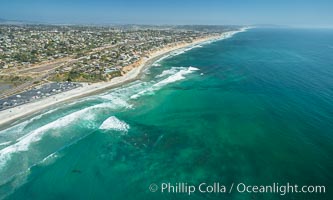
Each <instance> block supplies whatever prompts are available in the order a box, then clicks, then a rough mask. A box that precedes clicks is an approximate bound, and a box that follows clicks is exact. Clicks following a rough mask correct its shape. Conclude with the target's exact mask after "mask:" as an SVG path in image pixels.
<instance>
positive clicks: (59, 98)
mask: <svg viewBox="0 0 333 200" xmlns="http://www.w3.org/2000/svg"><path fill="white" fill-rule="evenodd" d="M245 30H246V28H242V29H240V30H238V31H229V32H224V33H222V34H220V35H218V36H210V37H205V38H199V39H197V40H194V41H192V42H191V43H180V44H173V45H170V46H166V47H164V48H162V49H159V50H156V51H154V52H152V53H149V55H147V56H148V57H144V58H142V59H140V60H139V61H138V62H137V63H133V64H131V65H129V66H126V67H124V70H125V71H127V73H125V74H124V75H122V76H120V77H115V78H113V79H111V80H110V81H108V82H99V83H92V84H88V83H81V84H83V86H82V87H79V88H75V89H73V90H69V91H66V92H63V93H59V94H55V95H52V96H50V97H46V98H44V99H40V100H38V101H35V102H31V103H27V104H23V105H20V106H17V107H13V108H9V109H6V110H3V111H0V126H6V125H10V124H12V123H13V122H15V121H16V120H17V119H19V118H24V117H26V116H29V115H32V114H35V113H37V112H40V111H42V110H44V109H46V108H49V107H51V106H54V105H58V104H60V103H65V102H68V101H73V100H75V99H78V98H82V97H86V96H90V95H93V94H98V93H100V92H103V91H105V90H107V89H112V88H116V87H120V86H122V85H124V84H127V83H130V82H133V81H135V80H137V79H138V78H139V77H141V75H142V72H143V71H144V70H145V69H146V68H148V67H149V66H150V65H152V64H153V63H154V62H155V61H156V60H158V59H159V58H161V57H162V56H164V55H166V54H169V53H171V52H173V51H176V50H178V49H183V48H188V47H191V46H195V45H198V44H201V43H205V42H210V41H217V40H222V39H226V38H229V37H231V36H233V35H234V34H236V33H239V32H243V31H245ZM2 128H3V127H2ZM2 128H0V130H1V129H2Z"/></svg>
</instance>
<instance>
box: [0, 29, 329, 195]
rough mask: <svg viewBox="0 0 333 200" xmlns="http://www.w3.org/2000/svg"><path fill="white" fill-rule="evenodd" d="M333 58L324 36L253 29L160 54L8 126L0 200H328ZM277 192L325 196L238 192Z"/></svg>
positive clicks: (2, 134)
mask: <svg viewBox="0 0 333 200" xmlns="http://www.w3.org/2000/svg"><path fill="white" fill-rule="evenodd" d="M332 55H333V30H331V29H284V28H280V29H273V28H271V29H270V28H266V29H264V28H254V29H250V30H248V31H246V32H242V33H238V34H235V35H234V36H233V37H230V38H227V39H225V40H219V41H214V42H206V43H204V44H200V45H196V46H194V47H192V48H190V49H182V50H178V51H175V52H173V53H171V54H168V55H167V56H163V57H162V58H161V59H159V60H157V61H156V62H155V63H153V64H152V65H153V66H152V67H150V68H147V69H146V70H145V71H144V72H143V76H142V77H141V78H140V79H139V80H137V81H135V82H132V83H129V84H126V85H124V86H122V87H119V88H115V89H110V90H109V91H105V92H104V93H102V94H97V95H93V96H89V97H85V98H82V99H79V100H75V101H72V102H68V103H66V104H63V105H57V106H53V107H51V108H50V109H48V110H44V111H42V112H40V113H37V114H35V115H34V116H30V117H26V118H24V119H21V120H20V121H18V122H16V123H15V124H13V125H12V126H11V127H7V128H5V127H3V128H2V130H0V199H17V200H21V199H22V200H23V199H24V200H28V199H32V200H41V199H54V200H56V199H57V200H58V199H71V200H72V199H145V200H150V199H151V200H153V199H235V200H241V199H263V200H267V199H268V200H269V199H272V200H275V199H300V200H305V199H309V200H310V199H311V200H313V199H333V194H332V186H333V181H332V180H333V174H332V171H333V157H332V155H333V135H332V133H333V131H332V130H333V56H332ZM202 183H205V184H206V185H204V186H207V185H214V184H215V185H217V183H218V184H219V186H216V187H218V188H217V190H218V192H217V191H216V188H215V189H214V191H213V190H212V192H209V191H206V190H204V191H199V188H198V187H199V185H200V184H202ZM168 184H169V185H168ZM273 184H275V185H280V186H283V185H287V184H290V185H295V184H297V185H298V186H299V187H301V186H325V189H326V190H325V193H324V192H322V193H315V192H311V191H310V192H307V193H304V192H299V193H296V192H290V191H288V192H283V187H281V188H282V189H281V188H280V190H279V191H275V192H273V191H271V192H267V191H266V192H258V191H257V192H253V191H252V192H246V191H242V187H243V186H244V185H246V186H252V188H253V186H271V185H273ZM165 185H168V188H167V189H163V190H162V187H164V186H165ZM170 185H171V186H173V187H170ZM181 185H182V186H184V187H183V189H179V187H178V188H177V186H181ZM192 185H193V186H195V188H196V191H195V192H193V193H191V194H189V193H188V190H187V192H185V190H184V188H185V189H186V188H189V187H187V186H192ZM221 185H224V186H225V187H226V191H223V190H222V189H223V187H221ZM232 185H234V186H233V190H232V191H231V192H229V190H230V187H231V186H232ZM236 186H239V188H238V187H236ZM212 187H213V186H212ZM214 187H215V186H214ZM221 188H222V189H221ZM248 188H250V187H248ZM177 189H178V190H177ZM220 189H221V191H220ZM250 189H251V188H250ZM308 191H309V190H308Z"/></svg>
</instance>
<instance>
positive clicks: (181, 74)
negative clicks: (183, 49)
mask: <svg viewBox="0 0 333 200" xmlns="http://www.w3.org/2000/svg"><path fill="white" fill-rule="evenodd" d="M177 70H178V71H177ZM197 70H199V69H198V68H195V67H188V68H185V67H179V68H172V69H170V70H165V71H163V72H162V73H161V74H160V75H159V77H164V76H167V75H168V74H171V73H174V74H172V75H170V76H168V77H167V78H165V79H163V80H161V81H159V82H157V83H155V84H153V85H152V86H151V87H149V88H146V89H144V90H142V91H140V92H138V93H137V94H134V95H132V96H131V99H137V98H139V97H140V96H142V95H145V94H152V93H153V92H154V91H156V90H159V89H160V88H161V87H163V86H165V85H167V84H170V83H173V82H176V81H179V80H182V79H185V75H187V74H190V73H193V72H194V71H197Z"/></svg>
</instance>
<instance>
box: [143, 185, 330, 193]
mask: <svg viewBox="0 0 333 200" xmlns="http://www.w3.org/2000/svg"><path fill="white" fill-rule="evenodd" d="M149 190H150V192H161V193H176V194H177V193H179V194H187V195H192V194H194V193H221V194H223V193H225V194H231V193H234V192H237V193H251V194H255V193H273V194H278V195H281V196H284V195H288V194H291V193H309V194H325V193H326V187H325V186H323V185H297V184H290V183H286V184H279V183H272V184H271V185H250V184H245V183H232V184H230V185H226V184H222V183H219V182H214V183H200V184H189V183H186V182H181V183H161V184H155V183H152V184H150V186H149Z"/></svg>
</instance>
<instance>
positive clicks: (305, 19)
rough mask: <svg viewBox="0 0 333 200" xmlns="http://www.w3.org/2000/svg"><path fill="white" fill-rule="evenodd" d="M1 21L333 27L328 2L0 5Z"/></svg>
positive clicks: (21, 1) (124, 0) (61, 0)
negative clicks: (2, 19)
mask: <svg viewBox="0 0 333 200" xmlns="http://www.w3.org/2000/svg"><path fill="white" fill-rule="evenodd" d="M0 3H1V7H0V18H4V19H9V20H25V21H34V22H43V23H57V24H176V25H177V24H207V25H211V24H214V25H219V24H221V25H222V24H237V25H253V24H275V25H287V26H300V27H333V12H331V11H332V10H333V1H330V0H293V1H289V0H251V1H249V0H232V1H231V0H209V1H207V0H206V1H204V0H168V1H152V0H141V1H135V0H121V1H115V0H109V1H108V0H93V1H92V0H50V1H43V0H33V1H26V0H11V1H6V0H0Z"/></svg>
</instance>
